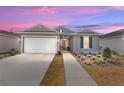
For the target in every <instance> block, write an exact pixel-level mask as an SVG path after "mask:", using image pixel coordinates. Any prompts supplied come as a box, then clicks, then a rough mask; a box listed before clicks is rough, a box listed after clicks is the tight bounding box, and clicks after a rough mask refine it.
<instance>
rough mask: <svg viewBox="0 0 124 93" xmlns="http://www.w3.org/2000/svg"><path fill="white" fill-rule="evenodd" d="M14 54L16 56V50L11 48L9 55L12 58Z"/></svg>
mask: <svg viewBox="0 0 124 93" xmlns="http://www.w3.org/2000/svg"><path fill="white" fill-rule="evenodd" d="M15 54H16V50H15V49H14V48H12V49H11V50H10V55H11V56H13V55H15Z"/></svg>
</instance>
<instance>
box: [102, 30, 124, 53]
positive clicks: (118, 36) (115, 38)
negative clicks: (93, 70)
mask: <svg viewBox="0 0 124 93" xmlns="http://www.w3.org/2000/svg"><path fill="white" fill-rule="evenodd" d="M100 46H101V47H102V49H104V48H105V47H108V48H110V49H111V50H112V51H115V52H116V53H118V54H122V55H124V29H121V30H117V31H114V32H111V33H108V34H105V35H101V36H100Z"/></svg>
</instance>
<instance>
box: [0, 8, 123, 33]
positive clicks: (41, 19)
mask: <svg viewBox="0 0 124 93" xmlns="http://www.w3.org/2000/svg"><path fill="white" fill-rule="evenodd" d="M37 24H43V25H46V26H49V27H55V26H59V25H62V26H65V27H67V28H70V29H72V30H74V31H78V29H91V30H94V31H96V32H99V33H108V32H111V31H115V30H119V29H124V7H120V6H119V7H118V6H111V7H98V6H97V7H95V6H93V7H91V6H82V7H79V6H77V7H76V6H74V7H73V6H71V7H62V6H61V7H60V6H58V7H47V6H43V7H40V6H36V7H35V6H27V7H26V6H25V7H24V6H17V7H12V6H10V7H5V6H4V7H2V6H0V29H1V30H7V31H10V29H13V31H15V32H17V31H24V30H25V29H27V28H30V27H31V26H34V25H37Z"/></svg>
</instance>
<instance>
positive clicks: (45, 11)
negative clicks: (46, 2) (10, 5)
mask: <svg viewBox="0 0 124 93" xmlns="http://www.w3.org/2000/svg"><path fill="white" fill-rule="evenodd" d="M0 12H2V13H17V14H48V13H49V14H54V13H55V12H56V8H55V7H49V6H42V7H39V6H38V7H33V8H32V7H22V8H21V7H17V8H16V9H12V10H9V9H6V10H0Z"/></svg>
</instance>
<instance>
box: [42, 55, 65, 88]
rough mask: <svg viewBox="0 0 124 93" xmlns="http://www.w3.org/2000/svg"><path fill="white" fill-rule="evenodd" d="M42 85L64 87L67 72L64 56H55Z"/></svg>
mask: <svg viewBox="0 0 124 93" xmlns="http://www.w3.org/2000/svg"><path fill="white" fill-rule="evenodd" d="M40 85H42V86H64V85H66V83H65V71H64V62H63V56H62V55H55V57H54V59H53V61H52V63H51V65H50V66H49V68H48V71H47V72H46V74H45V76H44V78H43V80H42V81H41V83H40Z"/></svg>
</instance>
